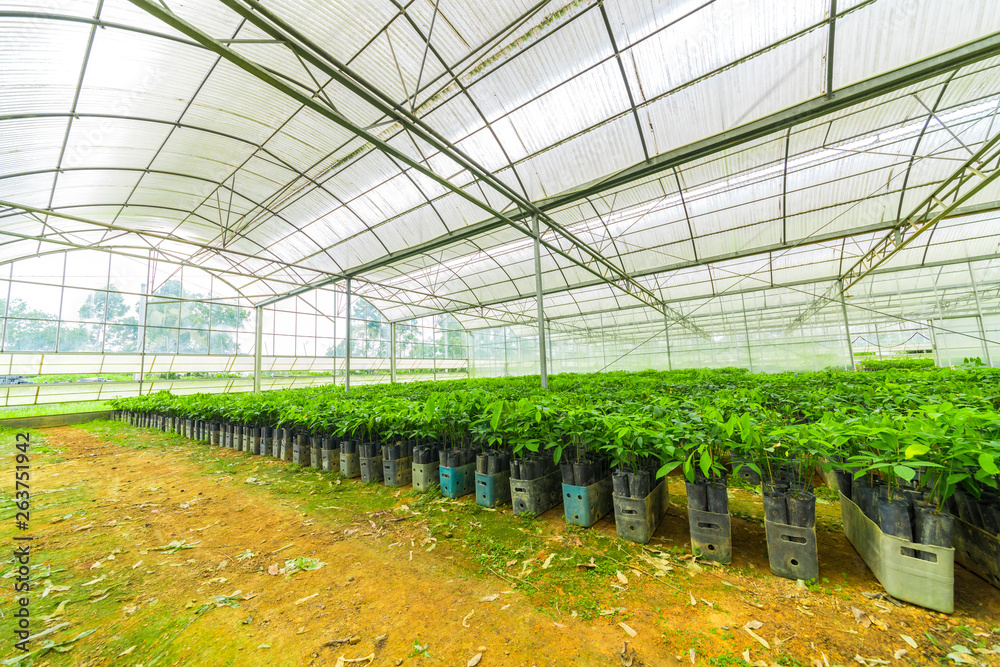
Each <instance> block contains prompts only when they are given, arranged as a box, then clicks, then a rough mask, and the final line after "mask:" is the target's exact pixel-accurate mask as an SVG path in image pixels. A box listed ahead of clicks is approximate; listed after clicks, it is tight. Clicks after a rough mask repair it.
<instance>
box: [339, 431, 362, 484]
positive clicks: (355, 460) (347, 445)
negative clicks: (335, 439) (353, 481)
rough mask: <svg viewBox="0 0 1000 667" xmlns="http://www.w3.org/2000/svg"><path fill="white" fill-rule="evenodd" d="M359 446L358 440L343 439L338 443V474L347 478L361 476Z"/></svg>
mask: <svg viewBox="0 0 1000 667" xmlns="http://www.w3.org/2000/svg"><path fill="white" fill-rule="evenodd" d="M359 446H360V445H359V441H358V440H344V441H343V442H341V443H340V474H341V475H343V476H344V477H347V478H348V479H350V478H353V477H361V456H360V455H359V454H358V448H359Z"/></svg>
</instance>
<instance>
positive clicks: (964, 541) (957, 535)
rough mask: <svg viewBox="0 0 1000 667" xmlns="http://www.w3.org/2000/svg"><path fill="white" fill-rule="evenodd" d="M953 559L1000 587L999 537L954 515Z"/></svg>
mask: <svg viewBox="0 0 1000 667" xmlns="http://www.w3.org/2000/svg"><path fill="white" fill-rule="evenodd" d="M951 543H952V546H953V547H955V560H957V561H958V562H959V563H961V564H962V566H963V567H965V568H966V569H968V570H971V571H973V572H975V573H976V574H978V575H979V576H980V577H982V578H983V579H985V580H986V581H988V582H990V583H991V584H993V585H994V586H996V587H997V588H1000V538H998V537H997V536H996V535H991V534H990V533H988V532H986V531H985V530H983V529H982V528H977V527H976V526H973V525H972V524H971V523H967V522H965V521H962V520H961V519H959V518H958V517H955V529H954V531H953V532H952V536H951Z"/></svg>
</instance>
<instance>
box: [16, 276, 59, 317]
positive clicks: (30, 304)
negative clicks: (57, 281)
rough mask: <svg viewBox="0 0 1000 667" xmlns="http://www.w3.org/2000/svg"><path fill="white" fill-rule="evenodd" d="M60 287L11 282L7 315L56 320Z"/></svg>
mask: <svg viewBox="0 0 1000 667" xmlns="http://www.w3.org/2000/svg"><path fill="white" fill-rule="evenodd" d="M61 298H62V288H59V287H49V286H47V285H28V284H26V283H11V287H10V306H9V308H8V310H7V317H23V318H26V319H37V320H58V319H59V302H60V300H61Z"/></svg>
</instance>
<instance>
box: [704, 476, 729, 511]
mask: <svg viewBox="0 0 1000 667" xmlns="http://www.w3.org/2000/svg"><path fill="white" fill-rule="evenodd" d="M705 494H706V497H707V500H708V511H709V512H711V513H713V514H729V494H728V493H726V483H725V482H721V481H717V482H709V483H708V484H707V485H706V486H705Z"/></svg>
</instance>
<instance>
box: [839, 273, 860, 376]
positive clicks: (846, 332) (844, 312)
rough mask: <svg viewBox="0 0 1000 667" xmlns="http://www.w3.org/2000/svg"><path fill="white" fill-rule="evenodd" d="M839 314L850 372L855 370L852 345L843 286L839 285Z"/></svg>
mask: <svg viewBox="0 0 1000 667" xmlns="http://www.w3.org/2000/svg"><path fill="white" fill-rule="evenodd" d="M840 312H841V314H842V315H843V316H844V335H845V336H846V338H847V356H848V361H849V362H850V364H851V370H852V371H855V370H857V366H856V365H855V364H854V344H853V343H852V342H851V324H850V320H848V318H847V300H846V299H845V298H844V284H843V283H840Z"/></svg>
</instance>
